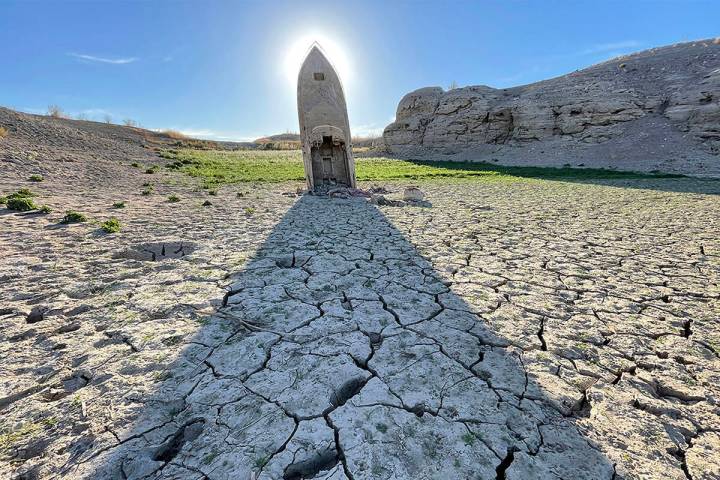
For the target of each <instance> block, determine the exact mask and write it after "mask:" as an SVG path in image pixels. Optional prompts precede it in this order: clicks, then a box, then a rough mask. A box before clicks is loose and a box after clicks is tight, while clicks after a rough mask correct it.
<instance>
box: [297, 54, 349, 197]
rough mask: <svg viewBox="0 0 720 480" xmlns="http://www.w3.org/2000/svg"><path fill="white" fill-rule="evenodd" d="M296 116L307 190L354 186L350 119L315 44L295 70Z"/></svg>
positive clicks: (333, 74) (335, 81) (331, 71)
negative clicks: (298, 69) (300, 65)
mask: <svg viewBox="0 0 720 480" xmlns="http://www.w3.org/2000/svg"><path fill="white" fill-rule="evenodd" d="M297 95H298V117H299V119H300V141H301V143H302V153H303V163H304V166H305V177H306V179H307V184H308V188H309V189H310V190H320V189H329V188H333V187H339V186H345V187H351V188H355V162H354V160H353V156H352V143H351V136H350V122H349V121H348V114H347V105H346V103H345V95H344V93H343V88H342V84H341V83H340V78H339V77H338V74H337V73H336V72H335V69H334V68H333V66H332V64H331V63H330V61H329V60H328V59H327V57H326V56H325V54H323V52H322V50H321V49H320V47H319V45H317V44H315V45H313V47H312V48H311V49H310V51H309V52H308V54H307V56H306V57H305V61H304V62H303V64H302V67H301V68H300V73H299V74H298V86H297Z"/></svg>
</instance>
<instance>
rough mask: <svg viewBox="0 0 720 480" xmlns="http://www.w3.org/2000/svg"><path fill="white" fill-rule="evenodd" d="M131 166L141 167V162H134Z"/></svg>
mask: <svg viewBox="0 0 720 480" xmlns="http://www.w3.org/2000/svg"><path fill="white" fill-rule="evenodd" d="M130 166H131V167H135V168H140V164H139V163H138V162H132V163H131V164H130Z"/></svg>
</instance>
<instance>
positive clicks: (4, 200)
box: [0, 195, 8, 205]
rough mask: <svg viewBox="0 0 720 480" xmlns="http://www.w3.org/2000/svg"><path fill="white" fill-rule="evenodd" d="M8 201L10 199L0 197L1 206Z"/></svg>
mask: <svg viewBox="0 0 720 480" xmlns="http://www.w3.org/2000/svg"><path fill="white" fill-rule="evenodd" d="M7 201H8V198H7V197H6V196H4V195H0V205H5V204H6V203H7Z"/></svg>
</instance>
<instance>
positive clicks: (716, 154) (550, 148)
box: [383, 40, 720, 176]
mask: <svg viewBox="0 0 720 480" xmlns="http://www.w3.org/2000/svg"><path fill="white" fill-rule="evenodd" d="M383 136H384V141H385V144H386V146H387V149H388V151H389V152H390V153H391V154H393V155H396V156H398V157H401V158H414V159H426V160H429V159H434V160H437V159H448V160H470V161H486V162H497V163H501V164H519V165H554V166H560V165H573V166H588V167H591V166H592V167H603V168H618V169H623V170H638V171H653V170H659V171H664V172H673V173H688V174H697V175H711V176H715V175H720V42H718V41H712V40H708V41H700V42H694V43H684V44H678V45H673V46H669V47H663V48H656V49H652V50H647V51H643V52H640V53H636V54H633V55H629V56H625V57H619V58H616V59H613V60H610V61H607V62H604V63H601V64H598V65H595V66H592V67H589V68H587V69H584V70H580V71H576V72H573V73H570V74H568V75H564V76H561V77H557V78H553V79H550V80H546V81H542V82H538V83H533V84H530V85H524V86H520V87H514V88H507V89H495V88H491V87H488V86H472V87H465V88H458V89H453V90H450V91H444V90H443V89H442V88H439V87H429V88H421V89H419V90H416V91H414V92H411V93H409V94H407V95H406V96H405V97H403V99H402V100H401V101H400V104H399V105H398V109H397V114H396V121H395V122H393V123H392V124H390V125H388V126H387V127H386V128H385V132H384V135H383Z"/></svg>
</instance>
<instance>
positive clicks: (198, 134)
mask: <svg viewBox="0 0 720 480" xmlns="http://www.w3.org/2000/svg"><path fill="white" fill-rule="evenodd" d="M152 130H154V131H156V132H161V131H163V130H168V129H167V128H153V129H152ZM169 130H175V131H177V132H180V133H182V134H183V135H185V136H187V137H190V138H200V139H203V140H217V141H220V142H252V141H254V140H255V139H256V138H260V137H262V135H255V136H252V137H248V136H247V135H243V134H241V133H235V132H218V131H215V130H210V129H205V128H170V129H169Z"/></svg>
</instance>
